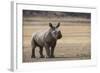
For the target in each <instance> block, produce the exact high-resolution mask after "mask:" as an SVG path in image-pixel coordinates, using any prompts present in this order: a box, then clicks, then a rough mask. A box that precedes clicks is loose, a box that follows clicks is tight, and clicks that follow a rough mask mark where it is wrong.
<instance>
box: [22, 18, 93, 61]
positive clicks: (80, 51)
mask: <svg viewBox="0 0 100 73" xmlns="http://www.w3.org/2000/svg"><path fill="white" fill-rule="evenodd" d="M49 22H51V23H53V24H57V23H58V22H60V23H61V26H60V30H61V32H62V35H63V37H62V38H61V39H60V40H58V41H57V45H56V48H55V51H54V54H55V58H39V57H40V55H39V49H38V47H37V48H36V57H37V58H33V59H32V58H31V54H32V49H31V45H30V44H31V37H32V34H33V33H34V32H37V31H42V30H46V29H48V28H49V26H48V23H49ZM90 24H91V23H90V19H86V18H79V17H78V18H71V17H68V18H67V17H66V18H51V19H50V18H41V17H37V18H36V17H24V18H23V48H22V49H23V62H41V61H60V60H85V59H91V43H90V42H91V31H90V30H91V25H90ZM43 54H44V55H46V52H45V48H44V49H43Z"/></svg>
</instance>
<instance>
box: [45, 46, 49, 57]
mask: <svg viewBox="0 0 100 73" xmlns="http://www.w3.org/2000/svg"><path fill="white" fill-rule="evenodd" d="M45 50H46V54H47V58H50V46H49V45H48V44H45Z"/></svg>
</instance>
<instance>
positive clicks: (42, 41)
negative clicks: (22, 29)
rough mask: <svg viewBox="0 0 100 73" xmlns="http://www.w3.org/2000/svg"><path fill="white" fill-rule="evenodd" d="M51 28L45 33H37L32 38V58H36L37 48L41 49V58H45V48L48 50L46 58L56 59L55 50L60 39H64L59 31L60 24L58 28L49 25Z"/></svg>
mask: <svg viewBox="0 0 100 73" xmlns="http://www.w3.org/2000/svg"><path fill="white" fill-rule="evenodd" d="M49 26H50V28H49V29H48V30H46V31H43V32H36V33H34V34H33V36H32V41H31V46H32V56H31V58H35V48H36V47H39V48H40V51H39V53H40V57H41V58H44V56H43V47H45V50H46V54H47V56H46V57H49V58H51V57H54V48H55V46H56V42H57V40H58V39H60V38H61V37H62V34H61V31H60V30H59V29H58V27H59V26H60V23H58V25H57V26H53V25H52V24H51V23H49Z"/></svg>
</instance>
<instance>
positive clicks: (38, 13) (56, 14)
mask: <svg viewBox="0 0 100 73" xmlns="http://www.w3.org/2000/svg"><path fill="white" fill-rule="evenodd" d="M23 16H37V17H39V16H41V17H45V16H46V17H67V16H70V17H82V18H91V14H90V13H75V12H58V11H34V10H23Z"/></svg>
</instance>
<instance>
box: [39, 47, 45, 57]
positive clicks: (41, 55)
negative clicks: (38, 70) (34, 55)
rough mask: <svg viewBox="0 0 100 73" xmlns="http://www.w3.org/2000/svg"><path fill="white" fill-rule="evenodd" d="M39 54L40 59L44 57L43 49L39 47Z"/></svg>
mask: <svg viewBox="0 0 100 73" xmlns="http://www.w3.org/2000/svg"><path fill="white" fill-rule="evenodd" d="M39 53H40V58H44V55H43V47H40V51H39Z"/></svg>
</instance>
